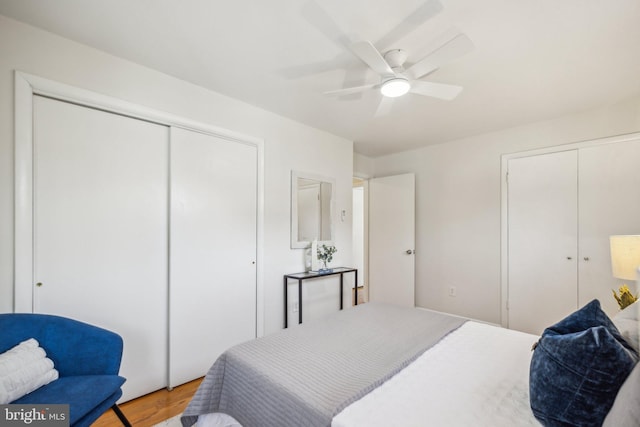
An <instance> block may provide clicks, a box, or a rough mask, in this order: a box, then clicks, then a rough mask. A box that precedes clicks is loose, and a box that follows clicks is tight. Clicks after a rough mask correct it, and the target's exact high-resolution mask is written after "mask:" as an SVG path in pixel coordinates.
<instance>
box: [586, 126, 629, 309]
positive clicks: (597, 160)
mask: <svg viewBox="0 0 640 427" xmlns="http://www.w3.org/2000/svg"><path fill="white" fill-rule="evenodd" d="M638 159H640V139H636V140H633V141H626V142H618V143H614V144H603V145H598V146H595V147H589V148H583V149H580V150H579V165H580V167H579V182H580V186H579V187H580V188H579V191H580V193H579V194H580V196H579V203H580V205H579V206H580V211H579V212H580V233H579V235H580V244H579V247H580V255H579V259H578V264H579V266H580V267H579V281H580V300H579V304H580V306H582V305H584V304H586V303H588V302H589V301H591V300H592V299H594V298H597V299H599V300H600V303H601V304H602V307H603V308H604V309H605V311H606V312H607V313H608V314H609V315H610V316H613V315H614V314H616V313H617V312H618V309H619V307H618V304H617V303H616V302H615V300H614V298H613V296H612V294H611V290H612V289H617V288H618V287H619V286H620V284H622V283H623V282H622V281H619V280H617V279H615V278H614V277H613V276H612V272H611V254H610V249H609V236H611V235H614V234H640V197H639V196H640V190H639V189H640V168H638Z"/></svg>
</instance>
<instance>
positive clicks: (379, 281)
mask: <svg viewBox="0 0 640 427" xmlns="http://www.w3.org/2000/svg"><path fill="white" fill-rule="evenodd" d="M414 250H415V176H414V174H403V175H395V176H388V177H384V178H374V179H371V180H370V181H369V300H370V301H379V302H386V303H390V304H396V305H401V306H408V307H413V306H415V256H414Z"/></svg>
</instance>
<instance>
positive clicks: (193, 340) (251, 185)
mask: <svg viewBox="0 0 640 427" xmlns="http://www.w3.org/2000/svg"><path fill="white" fill-rule="evenodd" d="M256 228H257V148H256V147H255V146H253V145H245V144H241V143H237V142H233V141H229V140H225V139H222V138H218V137H214V136H210V135H206V134H202V133H197V132H192V131H187V130H183V129H177V128H172V129H171V236H170V241H171V245H170V248H171V249H170V250H171V265H170V308H169V311H170V316H169V317H170V326H169V341H170V356H169V366H170V368H169V386H170V387H174V386H176V385H179V384H182V383H184V382H187V381H190V380H192V379H195V378H198V377H201V376H203V375H205V374H206V372H207V370H208V369H209V367H210V366H211V365H212V364H213V362H214V361H215V359H216V358H217V357H218V356H219V355H220V354H221V353H222V352H223V351H224V350H226V349H227V348H228V347H230V346H232V345H235V344H238V343H240V342H243V341H247V340H250V339H253V338H255V337H256Z"/></svg>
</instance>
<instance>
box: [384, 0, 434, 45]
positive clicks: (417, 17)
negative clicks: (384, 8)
mask: <svg viewBox="0 0 640 427" xmlns="http://www.w3.org/2000/svg"><path fill="white" fill-rule="evenodd" d="M442 9H443V7H442V3H440V2H439V1H438V0H427V1H425V2H424V3H422V4H421V5H420V6H419V7H418V8H417V9H416V10H414V11H413V12H412V13H411V14H410V15H409V16H407V17H406V18H405V19H404V20H403V21H402V22H401V23H399V24H398V25H397V26H396V27H395V28H394V29H393V30H391V31H390V32H388V33H387V34H386V35H385V36H384V37H382V38H381V39H380V40H378V41H377V43H376V44H377V45H378V46H380V47H381V48H386V47H391V45H392V44H395V43H396V42H397V41H398V40H400V39H402V38H403V37H405V36H406V35H407V34H409V33H411V32H412V31H413V30H415V29H416V28H418V27H420V26H421V25H422V24H424V23H425V22H427V21H428V20H430V19H431V18H433V17H434V16H436V15H437V14H439V13H440V12H442Z"/></svg>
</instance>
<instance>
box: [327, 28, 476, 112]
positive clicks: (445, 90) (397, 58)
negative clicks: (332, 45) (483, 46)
mask: <svg viewBox="0 0 640 427" xmlns="http://www.w3.org/2000/svg"><path fill="white" fill-rule="evenodd" d="M473 48H474V46H473V43H472V42H471V40H470V39H469V37H467V36H466V35H464V34H458V35H456V36H455V37H453V38H452V39H450V40H449V41H447V42H446V43H444V44H443V45H442V46H440V47H439V48H437V49H436V50H434V51H433V52H431V53H430V54H428V55H427V56H426V57H424V58H422V59H421V60H419V61H418V62H416V63H415V64H413V65H411V66H410V67H409V68H407V69H406V70H405V68H404V66H403V65H404V63H405V61H406V59H407V52H406V51H404V50H402V49H393V50H390V51H388V52H385V53H384V54H381V53H380V52H379V51H378V50H377V49H376V48H375V47H374V46H373V44H372V43H371V42H368V41H359V42H356V43H353V44H351V46H350V49H351V51H352V52H353V53H354V54H355V55H356V56H357V57H358V58H360V59H361V60H362V61H363V62H364V63H365V64H367V65H368V66H369V67H370V68H371V69H372V70H373V71H375V72H376V73H377V74H378V75H379V76H380V81H379V82H378V83H373V84H368V85H364V86H355V87H349V88H344V89H338V90H332V91H329V92H325V95H329V96H344V95H350V94H354V93H358V92H364V91H367V90H371V89H379V90H380V92H381V93H382V95H384V96H386V97H391V98H393V97H398V96H402V95H404V94H406V93H415V94H418V95H424V96H431V97H435V98H439V99H445V100H451V99H454V98H455V97H456V96H458V94H459V93H460V92H461V91H462V86H457V85H451V84H445V83H435V82H428V81H425V80H419V79H420V78H421V77H424V76H426V75H427V74H429V73H431V72H433V71H435V70H437V69H438V68H440V67H441V66H442V65H444V64H446V63H448V62H450V61H453V60H454V59H456V58H459V57H461V56H462V55H464V54H466V53H468V52H471V51H472V50H473Z"/></svg>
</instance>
